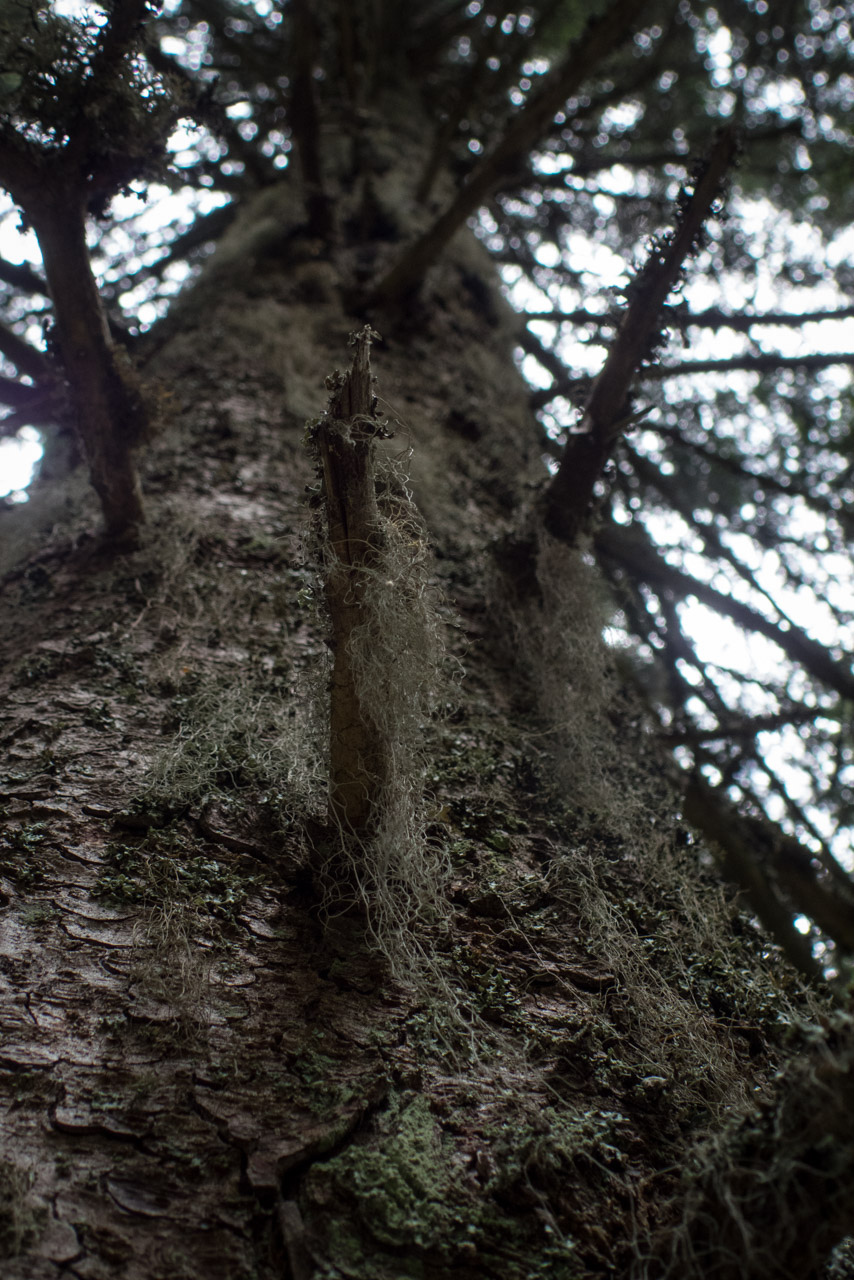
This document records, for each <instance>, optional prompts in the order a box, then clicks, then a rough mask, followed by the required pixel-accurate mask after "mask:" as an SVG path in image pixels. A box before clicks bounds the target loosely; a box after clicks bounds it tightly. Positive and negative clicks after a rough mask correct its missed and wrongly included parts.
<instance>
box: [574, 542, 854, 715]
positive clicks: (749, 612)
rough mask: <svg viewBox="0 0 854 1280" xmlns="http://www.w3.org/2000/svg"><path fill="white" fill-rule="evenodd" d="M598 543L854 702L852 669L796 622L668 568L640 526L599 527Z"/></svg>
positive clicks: (637, 571)
mask: <svg viewBox="0 0 854 1280" xmlns="http://www.w3.org/2000/svg"><path fill="white" fill-rule="evenodd" d="M594 543H595V545H596V547H597V549H598V550H599V551H601V552H602V553H603V554H604V555H606V556H609V557H611V558H613V559H614V560H616V561H618V562H619V563H620V564H621V565H622V566H623V567H624V568H625V569H627V570H629V571H631V573H632V574H634V575H639V576H640V577H641V578H642V579H643V580H645V581H646V582H648V583H649V584H650V585H651V586H652V588H653V590H657V589H659V588H663V589H665V590H668V591H671V592H672V593H673V594H674V596H675V597H676V598H677V599H682V600H684V599H688V598H689V597H690V596H694V597H695V598H696V599H697V600H699V601H700V603H701V604H706V605H708V606H709V607H710V608H712V609H714V610H715V611H716V612H717V613H720V614H723V616H724V617H727V618H732V620H733V621H734V622H736V623H738V625H739V626H740V627H743V628H744V629H745V630H746V631H756V632H758V633H759V635H763V636H766V637H767V638H768V639H769V640H773V641H774V643H775V644H777V645H779V647H780V648H781V649H782V650H783V652H784V653H785V654H786V655H787V656H788V657H789V658H791V659H792V661H793V662H797V663H800V664H801V665H802V666H803V667H804V668H805V669H806V670H807V671H808V672H809V673H810V674H811V675H812V676H814V677H815V678H816V679H817V680H820V681H821V682H822V683H823V684H826V685H827V686H828V687H829V688H831V689H835V690H836V692H837V693H839V694H841V695H842V697H844V698H849V699H854V674H852V672H851V669H850V667H849V666H846V665H844V664H843V663H841V662H837V661H836V660H835V659H834V658H833V657H832V655H831V654H830V653H829V652H828V650H827V649H826V648H825V647H824V645H821V644H819V643H818V642H817V641H815V640H811V639H810V637H809V636H807V635H805V634H804V632H803V631H801V630H800V628H798V627H795V626H792V625H791V624H790V625H788V626H786V627H783V626H780V625H779V624H778V623H776V622H772V621H771V620H770V619H769V618H766V617H765V616H764V615H763V614H761V613H758V612H757V610H756V609H754V608H752V607H751V606H750V605H748V604H743V603H742V602H741V601H740V600H735V599H734V598H733V597H732V596H728V595H725V594H724V593H723V592H722V591H718V590H717V589H716V588H715V587H712V586H709V584H708V583H705V582H700V581H699V580H698V579H697V578H694V577H692V576H691V574H689V573H686V572H685V571H684V570H683V569H678V568H677V567H676V566H675V565H672V564H668V562H667V561H666V560H665V559H664V557H663V555H661V553H660V552H659V551H657V550H656V548H655V547H654V546H653V544H652V542H651V541H650V539H649V536H648V535H647V534H646V533H645V532H643V531H641V530H639V529H638V527H637V525H636V524H635V525H632V526H631V528H626V529H622V528H620V527H619V526H617V525H615V524H613V523H612V524H610V525H608V526H604V527H602V528H601V529H597V530H596V532H595V534H594Z"/></svg>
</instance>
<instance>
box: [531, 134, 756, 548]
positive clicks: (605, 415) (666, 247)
mask: <svg viewBox="0 0 854 1280" xmlns="http://www.w3.org/2000/svg"><path fill="white" fill-rule="evenodd" d="M735 150H736V142H735V135H734V133H733V131H732V130H725V131H724V132H723V133H722V134H720V136H719V137H718V139H717V141H716V142H715V144H714V146H713V147H712V150H711V153H710V155H709V157H708V160H707V161H706V163H705V165H704V168H703V171H702V173H701V174H700V176H699V177H698V179H697V181H696V185H695V187H694V191H693V194H692V195H691V198H690V199H689V200H688V201H687V203H685V204H684V206H683V208H682V210H681V215H680V218H679V220H678V222H677V225H676V229H675V231H674V233H673V235H672V236H671V237H670V238H669V239H668V240H665V241H663V242H662V243H660V244H658V245H655V246H654V247H653V251H652V252H651V254H650V257H649V259H648V261H647V263H646V265H645V266H644V268H643V270H642V271H641V273H640V275H639V277H638V279H637V281H636V282H635V285H634V288H633V290H632V294H631V298H630V301H629V305H628V307H627V308H626V312H625V315H624V317H623V322H622V324H621V325H620V328H619V331H618V333H617V336H616V338H615V340H614V342H613V344H612V346H611V349H610V351H609V352H608V356H607V358H606V360H605V363H604V365H603V366H602V370H601V372H600V373H599V375H598V377H597V378H596V380H595V381H594V383H593V386H592V387H591V389H590V394H589V396H588V397H587V403H586V405H585V407H584V414H583V416H582V420H581V431H580V432H579V434H577V435H576V434H573V435H572V436H570V438H569V440H568V441H567V444H566V447H565V449H564V456H563V460H562V462H561V464H560V467H559V468H558V470H557V473H556V474H555V475H554V476H553V477H552V480H551V482H550V484H549V485H548V487H547V489H546V491H545V494H544V495H543V499H542V518H543V522H544V524H545V527H546V528H547V529H548V531H549V533H551V534H552V535H553V536H554V537H557V538H560V539H561V540H562V541H564V542H568V543H573V542H575V540H576V538H577V537H578V534H579V533H580V531H581V529H582V527H583V525H584V523H585V521H586V519H587V516H588V512H589V508H590V503H591V501H592V499H593V490H594V486H595V484H596V481H597V480H598V479H599V476H600V475H601V474H602V469H603V467H604V465H605V463H606V461H607V459H608V457H609V456H610V454H611V451H612V449H613V447H614V444H615V443H616V441H617V439H618V438H619V436H620V434H621V432H622V430H623V428H624V427H625V425H626V420H627V411H628V410H629V403H628V395H629V388H630V386H631V383H632V381H633V379H634V377H635V375H636V373H637V370H638V367H639V366H640V363H641V361H642V360H643V359H644V356H645V355H646V354H647V352H648V350H649V347H650V344H651V341H652V339H653V337H654V335H655V334H656V332H657V330H658V329H659V327H660V323H661V309H662V307H663V306H664V303H665V300H666V299H667V296H668V294H669V293H670V291H671V289H672V288H673V286H674V285H675V284H676V283H677V281H678V280H679V277H680V275H681V272H682V268H683V265H684V263H685V259H686V258H687V257H688V256H689V254H690V253H691V252H692V251H693V249H694V247H695V245H696V242H697V239H698V237H699V235H700V233H701V231H702V229H703V225H704V223H705V221H706V219H707V217H708V216H709V213H710V212H711V210H712V207H713V205H714V203H715V201H716V199H717V197H718V194H719V192H720V188H721V184H722V182H723V180H724V178H725V176H726V174H727V172H728V170H729V167H730V165H731V164H732V161H733V159H734V157H735Z"/></svg>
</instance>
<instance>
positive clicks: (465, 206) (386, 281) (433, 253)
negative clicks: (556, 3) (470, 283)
mask: <svg viewBox="0 0 854 1280" xmlns="http://www.w3.org/2000/svg"><path fill="white" fill-rule="evenodd" d="M642 8H643V0H612V2H611V4H610V6H609V7H608V9H607V10H606V12H605V13H604V14H602V16H601V17H599V18H596V19H593V20H592V21H591V22H590V23H589V24H588V26H587V28H586V31H585V33H584V35H583V36H582V38H581V39H580V40H579V41H578V42H577V43H576V44H575V45H574V46H573V48H572V49H571V50H570V52H569V54H568V55H567V57H566V58H565V59H564V61H563V62H562V63H560V64H559V65H558V66H557V67H555V69H554V70H553V71H552V72H550V73H549V74H548V75H546V76H545V78H544V82H543V84H542V86H541V87H540V89H539V90H538V91H537V92H536V93H534V94H532V95H531V97H530V98H529V99H528V101H527V102H526V103H525V105H524V107H522V109H521V110H520V111H519V113H518V115H516V116H515V117H514V118H513V119H512V120H511V121H510V122H509V123H508V125H507V128H506V130H505V133H504V135H503V137H502V139H501V141H500V142H499V143H498V145H497V146H496V147H495V148H494V150H492V151H491V152H490V153H489V154H488V155H486V156H484V158H483V159H482V160H481V161H480V162H479V164H477V165H476V166H475V168H474V169H473V170H472V172H471V173H470V174H469V176H468V180H467V181H466V184H465V186H464V187H463V188H462V190H461V191H460V192H459V193H458V195H457V197H456V199H455V200H454V201H453V203H452V204H451V205H450V206H449V208H448V209H446V210H445V212H444V213H443V214H442V215H441V216H440V217H439V218H438V219H437V220H436V222H434V223H433V225H432V227H430V228H429V229H428V230H427V231H426V232H425V233H424V234H423V235H422V236H420V237H419V238H418V239H417V240H416V241H414V243H413V244H411V245H410V246H409V248H408V249H407V251H406V253H405V255H404V257H403V258H401V259H400V260H399V261H398V262H397V263H395V265H394V266H393V267H392V268H391V270H390V271H388V272H387V273H386V275H385V276H383V278H382V279H381V280H380V281H379V283H378V284H377V286H376V288H375V289H374V292H373V294H372V296H371V299H370V301H371V303H372V304H373V305H374V306H384V305H388V304H390V303H393V302H397V301H399V300H400V299H401V298H403V297H405V296H406V295H407V294H408V293H411V292H412V291H413V290H414V289H416V288H417V287H418V285H419V284H420V283H421V281H422V279H423V278H424V275H425V273H426V272H427V270H428V268H429V267H430V266H431V265H432V264H433V262H435V260H436V258H437V257H438V256H439V254H440V253H441V252H442V250H443V249H444V248H445V246H446V245H447V243H448V241H449V240H450V239H451V237H452V236H453V235H454V233H455V232H456V231H457V230H458V229H459V228H460V227H461V226H462V225H463V223H464V222H465V220H466V218H468V217H469V216H470V215H471V214H472V213H474V211H475V210H476V209H477V208H478V207H479V206H480V205H481V204H483V202H484V200H486V199H487V197H488V196H490V195H491V194H492V192H493V191H494V190H495V189H496V188H497V186H498V185H499V183H500V182H501V181H502V179H504V178H505V177H506V175H507V174H508V173H510V172H512V171H513V170H514V169H515V168H516V166H517V164H518V163H519V161H520V160H521V159H522V158H523V157H524V156H525V155H526V154H527V153H528V152H529V151H530V149H531V147H532V146H533V145H534V144H535V143H536V141H537V140H538V138H539V137H540V136H541V135H542V133H543V131H544V129H546V128H547V127H548V125H549V124H550V123H551V121H552V120H553V119H554V117H555V116H556V115H557V113H558V111H560V109H561V107H562V106H563V105H564V103H565V102H566V100H567V99H568V98H571V97H572V95H573V94H574V93H575V92H576V91H577V90H578V89H579V88H580V86H581V85H582V84H583V83H584V82H585V80H587V79H588V78H589V77H590V75H591V74H592V73H593V71H594V70H595V68H596V67H597V66H598V65H599V63H600V62H602V60H603V59H604V58H606V57H607V56H608V54H609V53H611V52H613V50H614V49H615V48H616V47H617V46H618V45H619V44H620V43H621V42H622V40H623V39H624V38H625V37H626V35H627V34H628V32H629V31H630V30H631V29H632V28H633V27H634V25H635V23H636V21H637V19H638V18H639V17H640V11H641V9H642Z"/></svg>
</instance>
